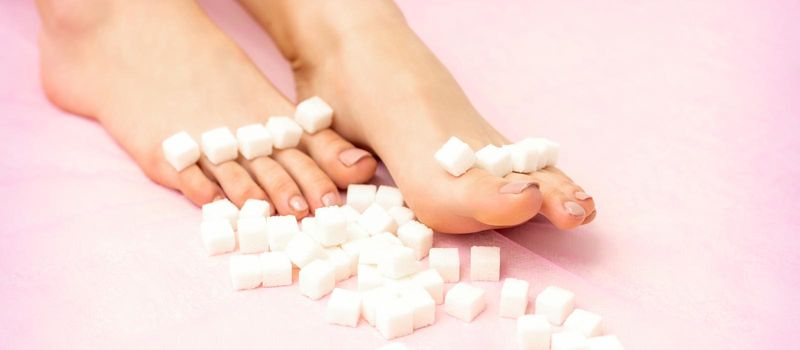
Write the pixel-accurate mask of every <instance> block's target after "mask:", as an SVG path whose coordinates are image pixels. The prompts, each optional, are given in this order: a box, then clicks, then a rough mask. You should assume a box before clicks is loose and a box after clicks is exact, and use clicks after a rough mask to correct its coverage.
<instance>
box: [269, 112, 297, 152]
mask: <svg viewBox="0 0 800 350" xmlns="http://www.w3.org/2000/svg"><path fill="white" fill-rule="evenodd" d="M266 128H267V131H269V134H270V135H272V146H273V147H275V148H277V149H286V148H292V147H295V146H297V144H298V143H300V136H302V135H303V129H302V128H301V127H300V125H297V123H295V121H294V120H292V118H289V117H283V116H281V117H277V116H276V117H269V119H267V124H266Z"/></svg>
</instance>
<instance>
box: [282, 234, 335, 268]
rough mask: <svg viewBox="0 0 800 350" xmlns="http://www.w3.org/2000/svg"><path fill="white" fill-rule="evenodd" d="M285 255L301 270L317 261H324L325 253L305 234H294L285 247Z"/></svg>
mask: <svg viewBox="0 0 800 350" xmlns="http://www.w3.org/2000/svg"><path fill="white" fill-rule="evenodd" d="M286 255H289V259H291V260H292V263H294V264H295V265H296V266H297V267H299V268H301V269H302V268H303V267H305V266H306V265H308V264H310V263H311V262H312V261H314V260H317V259H325V257H326V256H325V251H324V250H323V249H322V246H321V245H319V243H317V241H315V240H314V239H313V238H311V237H309V236H308V235H307V234H305V233H302V232H301V233H298V234H295V235H294V237H293V238H292V240H291V241H289V244H287V245H286Z"/></svg>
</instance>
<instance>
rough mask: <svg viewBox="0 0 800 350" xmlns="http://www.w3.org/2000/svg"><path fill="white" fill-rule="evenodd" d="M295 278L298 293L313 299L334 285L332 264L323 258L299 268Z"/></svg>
mask: <svg viewBox="0 0 800 350" xmlns="http://www.w3.org/2000/svg"><path fill="white" fill-rule="evenodd" d="M297 279H298V281H299V282H298V285H299V290H300V294H302V295H305V296H307V297H309V298H311V299H314V300H317V299H319V298H322V297H324V296H325V295H327V294H328V293H330V292H331V291H332V290H333V287H334V286H335V285H336V276H335V272H334V271H333V266H331V265H330V264H328V263H327V262H325V261H323V260H314V261H313V262H311V263H309V264H308V265H306V266H305V267H303V268H302V269H300V274H299V275H298V278H297Z"/></svg>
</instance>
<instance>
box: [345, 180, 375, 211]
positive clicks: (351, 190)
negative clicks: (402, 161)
mask: <svg viewBox="0 0 800 350" xmlns="http://www.w3.org/2000/svg"><path fill="white" fill-rule="evenodd" d="M377 191H378V187H377V186H375V185H361V184H350V185H347V199H346V201H347V205H349V206H350V207H352V208H353V209H355V210H358V212H359V213H363V212H364V210H367V208H368V207H369V206H370V205H372V203H374V202H375V193H376V192H377Z"/></svg>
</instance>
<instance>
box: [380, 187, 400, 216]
mask: <svg viewBox="0 0 800 350" xmlns="http://www.w3.org/2000/svg"><path fill="white" fill-rule="evenodd" d="M375 203H378V205H380V206H382V207H383V209H386V210H389V209H391V208H393V207H402V206H403V194H402V193H400V189H398V188H397V187H394V186H386V185H382V186H380V187H378V191H377V192H375Z"/></svg>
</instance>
